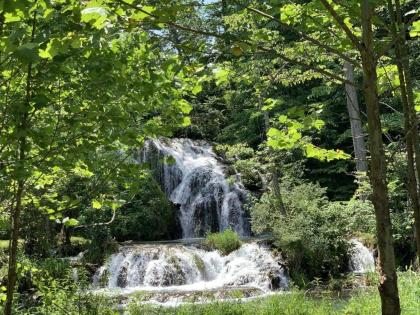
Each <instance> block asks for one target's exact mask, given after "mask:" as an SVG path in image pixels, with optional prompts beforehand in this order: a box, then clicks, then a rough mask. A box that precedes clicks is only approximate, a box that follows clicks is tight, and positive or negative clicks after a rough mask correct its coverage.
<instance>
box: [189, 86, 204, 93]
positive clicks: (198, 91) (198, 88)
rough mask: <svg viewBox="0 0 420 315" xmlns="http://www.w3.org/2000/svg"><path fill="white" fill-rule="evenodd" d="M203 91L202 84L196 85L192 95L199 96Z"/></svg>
mask: <svg viewBox="0 0 420 315" xmlns="http://www.w3.org/2000/svg"><path fill="white" fill-rule="evenodd" d="M202 90H203V86H202V85H201V84H196V85H195V86H194V88H193V89H192V90H191V92H192V94H194V95H197V94H198V93H200V92H201V91H202Z"/></svg>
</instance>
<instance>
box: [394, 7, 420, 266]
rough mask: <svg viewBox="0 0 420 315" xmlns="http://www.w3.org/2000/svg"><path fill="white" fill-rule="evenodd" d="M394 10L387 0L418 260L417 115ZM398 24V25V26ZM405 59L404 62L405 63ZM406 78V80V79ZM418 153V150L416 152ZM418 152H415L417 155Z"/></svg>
mask: <svg viewBox="0 0 420 315" xmlns="http://www.w3.org/2000/svg"><path fill="white" fill-rule="evenodd" d="M396 4H397V6H396V11H395V10H394V6H393V5H392V1H390V0H388V11H389V14H390V17H391V22H392V23H391V32H392V38H393V40H394V41H395V56H396V64H397V68H398V77H399V80H400V90H401V102H402V105H403V112H404V131H405V142H406V147H407V177H408V183H407V188H408V194H409V196H410V200H411V203H412V207H413V212H414V226H415V238H416V245H417V257H418V259H419V261H420V200H419V199H420V195H419V194H420V186H419V182H418V181H419V180H420V177H419V178H418V179H416V165H417V166H419V164H420V162H419V161H418V162H417V163H415V162H414V159H415V154H414V153H415V152H414V150H415V148H416V146H417V147H418V132H417V117H416V116H415V113H414V116H413V115H412V113H411V108H412V109H413V110H414V100H412V102H411V103H410V97H409V95H408V94H409V91H408V90H411V93H413V89H412V87H411V84H409V83H410V75H409V68H408V55H407V50H406V49H404V47H403V46H404V39H403V38H401V35H400V34H399V32H400V30H401V27H404V26H403V25H402V23H401V17H398V16H399V14H401V12H400V10H399V9H398V8H399V6H398V4H399V1H398V0H397V1H396ZM398 26H399V27H398ZM405 60H406V64H405ZM407 80H408V81H407ZM416 153H418V151H417V152H416ZM418 156H419V154H416V157H418Z"/></svg>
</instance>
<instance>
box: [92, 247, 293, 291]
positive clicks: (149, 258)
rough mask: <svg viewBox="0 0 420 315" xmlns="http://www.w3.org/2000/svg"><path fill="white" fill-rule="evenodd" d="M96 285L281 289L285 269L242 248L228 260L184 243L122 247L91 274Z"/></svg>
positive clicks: (263, 253)
mask: <svg viewBox="0 0 420 315" xmlns="http://www.w3.org/2000/svg"><path fill="white" fill-rule="evenodd" d="M94 284H95V285H96V286H97V287H100V286H102V287H105V288H108V289H115V288H121V289H123V290H127V291H128V292H130V290H131V291H135V290H151V291H153V290H157V289H159V290H164V289H165V288H166V289H170V290H174V289H175V290H178V291H182V290H199V291H201V290H211V289H221V288H229V287H234V288H240V287H254V288H258V289H259V290H262V291H264V292H268V291H270V290H276V289H285V288H286V287H287V284H288V281H287V278H286V276H285V274H284V269H283V267H282V265H281V264H280V263H279V261H278V259H276V258H275V257H274V256H273V255H272V253H271V252H270V250H269V249H267V248H265V247H264V246H261V245H258V244H256V243H249V244H244V245H242V246H241V247H240V248H239V249H238V250H236V251H234V252H232V253H230V254H229V255H227V256H222V255H221V254H220V253H219V252H218V251H205V250H203V249H200V248H196V247H193V246H185V245H173V244H171V245H169V244H165V245H164V244H159V245H150V244H148V245H133V246H123V247H122V248H121V249H120V251H119V252H118V253H116V254H114V255H112V256H111V257H110V259H109V260H108V263H107V264H106V265H104V266H103V267H102V268H100V269H99V270H98V272H97V274H96V276H95V280H94Z"/></svg>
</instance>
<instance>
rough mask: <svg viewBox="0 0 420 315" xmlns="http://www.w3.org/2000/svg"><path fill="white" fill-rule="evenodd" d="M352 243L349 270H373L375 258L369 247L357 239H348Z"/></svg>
mask: <svg viewBox="0 0 420 315" xmlns="http://www.w3.org/2000/svg"><path fill="white" fill-rule="evenodd" d="M350 243H351V245H352V247H353V248H352V249H351V253H350V254H351V255H350V270H351V271H353V272H354V273H366V272H371V271H375V259H374V257H373V253H372V251H371V250H369V248H367V247H366V246H365V245H363V244H362V243H361V242H360V241H358V240H357V239H352V240H350Z"/></svg>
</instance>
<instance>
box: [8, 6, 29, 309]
mask: <svg viewBox="0 0 420 315" xmlns="http://www.w3.org/2000/svg"><path fill="white" fill-rule="evenodd" d="M35 27H36V13H34V18H33V21H32V34H31V42H33V41H34V38H35ZM31 81H32V63H29V64H28V69H27V74H26V93H25V100H24V108H23V112H22V113H21V118H20V124H19V125H18V126H17V128H19V129H20V131H23V130H27V129H28V128H29V110H30V102H31V89H32V86H31ZM27 150H28V145H27V137H26V134H25V133H23V135H22V136H20V137H19V141H18V154H19V156H18V161H17V167H18V168H19V170H20V172H19V174H20V175H19V176H20V177H19V179H18V180H17V190H16V194H15V205H14V208H13V209H12V211H11V212H12V213H11V236H10V243H9V264H8V268H9V269H8V274H7V300H6V304H5V306H4V314H5V315H11V314H12V306H13V294H14V291H15V285H16V274H17V272H16V267H17V264H16V259H17V249H18V242H19V232H20V231H19V230H20V214H21V211H22V200H23V197H24V191H25V177H24V175H23V174H24V173H25V171H26V165H25V159H26V153H27Z"/></svg>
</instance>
